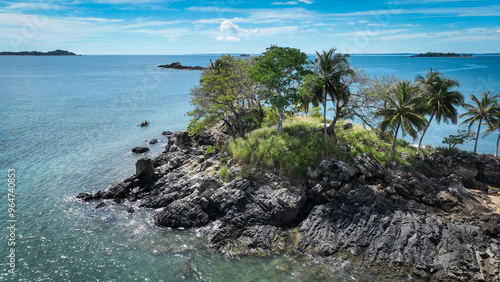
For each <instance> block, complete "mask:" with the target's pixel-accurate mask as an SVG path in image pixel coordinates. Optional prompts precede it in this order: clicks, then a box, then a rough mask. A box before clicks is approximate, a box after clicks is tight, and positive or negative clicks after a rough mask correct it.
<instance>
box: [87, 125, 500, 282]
mask: <svg viewBox="0 0 500 282" xmlns="http://www.w3.org/2000/svg"><path fill="white" fill-rule="evenodd" d="M167 136H168V138H169V143H168V146H167V148H166V151H165V152H164V153H162V154H161V155H160V156H158V157H157V158H156V159H154V160H150V159H148V158H142V159H140V160H139V161H138V163H137V165H136V174H135V175H134V176H132V177H130V178H128V179H125V180H123V181H118V182H115V183H113V184H112V185H110V186H109V187H108V188H106V189H105V190H104V191H102V192H98V194H97V195H89V194H81V195H79V197H80V198H83V199H87V200H92V199H99V198H102V199H114V200H115V201H121V200H123V199H127V200H128V201H131V202H135V201H140V206H142V207H144V208H155V209H158V208H162V210H161V211H160V212H158V213H157V214H156V215H155V216H154V218H153V220H154V222H155V223H156V224H157V225H158V226H161V227H170V228H179V227H183V228H195V227H202V226H207V225H211V226H212V228H204V229H202V233H203V236H204V237H205V239H206V242H207V245H208V246H209V247H211V248H214V249H217V250H219V251H220V252H222V253H225V254H231V255H235V254H236V255H238V254H250V255H258V256H267V255H271V254H277V253H282V252H294V253H299V254H307V255H316V256H323V257H331V258H335V259H339V260H345V261H346V262H347V263H350V264H352V265H357V266H360V265H362V266H364V267H367V268H370V269H372V270H378V271H380V272H383V271H385V272H389V273H394V274H399V275H406V274H411V275H413V276H415V277H422V278H425V279H433V280H439V281H498V280H499V279H500V278H499V277H500V276H499V270H500V262H499V258H500V238H499V237H500V215H498V214H495V213H493V212H492V211H491V210H490V209H489V208H488V207H487V206H486V205H484V204H483V203H482V202H481V201H482V200H483V199H482V198H481V195H479V194H477V193H474V192H471V191H470V190H469V189H468V188H477V187H479V188H482V189H485V188H484V187H487V186H488V185H490V186H497V187H498V185H500V163H499V161H497V160H493V159H488V158H483V159H481V158H479V157H477V156H462V155H456V156H455V157H449V158H443V157H440V156H435V157H432V158H427V159H421V160H417V167H416V169H414V170H411V169H408V168H405V167H396V168H386V167H383V166H381V165H379V164H378V163H377V162H375V161H373V160H371V159H370V158H369V157H367V156H362V157H357V158H355V159H354V160H353V165H350V164H347V163H344V162H342V161H339V160H333V159H328V160H323V161H322V162H321V163H320V164H319V165H318V166H317V167H310V168H309V169H308V172H307V179H303V180H297V181H295V182H291V181H289V180H287V179H283V178H281V177H278V176H276V175H274V174H273V173H271V172H268V173H264V174H263V175H262V176H260V177H259V178H258V179H245V178H242V177H236V176H237V175H238V170H239V166H238V164H235V163H234V161H228V162H227V164H228V166H229V169H230V173H231V174H232V176H233V178H234V179H233V180H232V181H230V182H228V183H224V182H223V181H222V180H221V179H220V177H219V175H218V174H217V171H219V169H220V168H221V167H222V165H223V164H222V163H221V159H222V158H223V157H227V156H221V153H212V154H206V149H207V148H208V146H215V145H216V144H219V143H221V142H224V140H226V138H227V136H224V134H222V133H221V132H219V131H207V132H205V133H204V134H202V135H200V136H197V137H196V138H194V139H193V138H191V137H190V136H189V134H187V132H183V131H179V132H175V133H174V134H170V135H167ZM200 144H202V145H200ZM225 161H227V160H224V163H226V162H225Z"/></svg>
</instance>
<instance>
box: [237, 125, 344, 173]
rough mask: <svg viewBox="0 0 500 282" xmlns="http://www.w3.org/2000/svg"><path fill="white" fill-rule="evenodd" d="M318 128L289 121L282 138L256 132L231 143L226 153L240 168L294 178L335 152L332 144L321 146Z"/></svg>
mask: <svg viewBox="0 0 500 282" xmlns="http://www.w3.org/2000/svg"><path fill="white" fill-rule="evenodd" d="M319 126H320V125H319V124H318V123H317V122H314V121H311V122H309V121H307V120H306V121H299V120H298V118H297V117H295V118H291V119H289V120H287V121H286V122H285V126H284V127H283V132H282V134H280V135H278V133H277V132H276V131H275V130H273V129H272V128H269V127H266V128H261V129H257V130H255V131H252V132H250V133H249V134H247V138H246V139H242V138H237V139H236V140H231V141H230V142H229V143H228V150H229V152H230V153H231V155H232V156H233V158H234V159H235V160H237V161H238V163H240V164H243V165H249V166H251V167H253V168H255V169H263V170H274V169H276V171H277V173H278V174H280V175H283V176H290V177H298V176H301V175H304V174H305V172H306V171H307V167H308V166H309V165H310V164H313V163H314V162H317V161H319V159H320V158H321V157H326V156H329V155H332V154H333V153H334V152H335V150H336V148H335V146H334V145H333V144H327V145H325V143H324V142H323V141H322V140H321V133H320V132H318V131H317V129H318V127H319ZM299 133H300V134H299Z"/></svg>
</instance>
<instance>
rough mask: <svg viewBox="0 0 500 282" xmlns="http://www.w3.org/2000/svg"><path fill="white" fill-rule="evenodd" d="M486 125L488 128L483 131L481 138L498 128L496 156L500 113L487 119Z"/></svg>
mask: <svg viewBox="0 0 500 282" xmlns="http://www.w3.org/2000/svg"><path fill="white" fill-rule="evenodd" d="M486 125H487V126H488V129H487V130H486V131H484V133H483V138H484V137H486V136H487V135H488V134H490V133H492V132H494V131H496V130H498V138H497V146H496V147H495V158H498V145H499V143H500V113H499V114H497V115H496V116H495V117H493V118H491V119H490V120H488V122H487V123H486Z"/></svg>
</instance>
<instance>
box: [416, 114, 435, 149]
mask: <svg viewBox="0 0 500 282" xmlns="http://www.w3.org/2000/svg"><path fill="white" fill-rule="evenodd" d="M435 114H436V112H435V111H432V115H431V118H430V119H429V122H428V123H427V125H426V126H425V129H424V132H422V136H420V142H418V151H420V147H421V146H422V140H423V139H424V135H425V133H426V132H427V129H428V128H429V125H431V122H432V119H433V118H434V115H435Z"/></svg>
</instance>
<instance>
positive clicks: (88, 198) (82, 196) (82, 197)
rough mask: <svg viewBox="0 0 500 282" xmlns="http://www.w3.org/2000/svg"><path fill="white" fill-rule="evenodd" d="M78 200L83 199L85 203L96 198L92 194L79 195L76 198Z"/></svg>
mask: <svg viewBox="0 0 500 282" xmlns="http://www.w3.org/2000/svg"><path fill="white" fill-rule="evenodd" d="M76 198H77V199H82V200H84V201H86V202H87V201H91V200H93V199H94V197H93V196H92V194H90V193H79V194H78V195H77V196H76Z"/></svg>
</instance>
